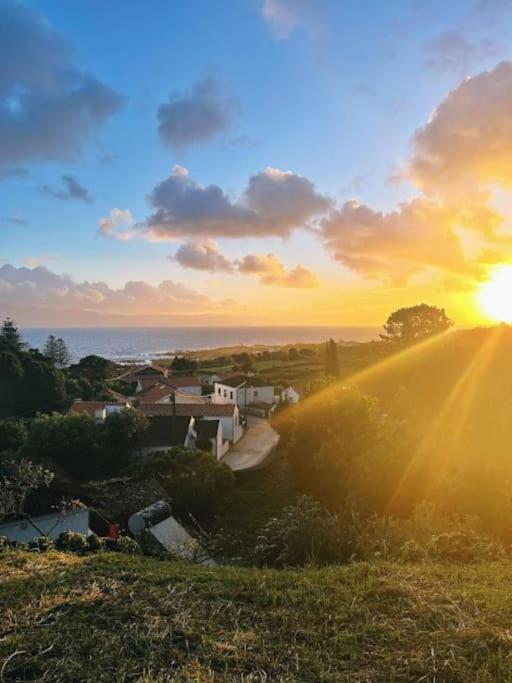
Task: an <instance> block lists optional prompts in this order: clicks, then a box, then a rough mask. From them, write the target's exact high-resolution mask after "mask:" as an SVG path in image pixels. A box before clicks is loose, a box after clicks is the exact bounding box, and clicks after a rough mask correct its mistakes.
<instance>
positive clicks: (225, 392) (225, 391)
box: [224, 389, 228, 398]
mask: <svg viewBox="0 0 512 683" xmlns="http://www.w3.org/2000/svg"><path fill="white" fill-rule="evenodd" d="M227 396H228V392H227V389H224V398H227Z"/></svg>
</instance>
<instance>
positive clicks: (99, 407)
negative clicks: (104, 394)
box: [69, 398, 130, 422]
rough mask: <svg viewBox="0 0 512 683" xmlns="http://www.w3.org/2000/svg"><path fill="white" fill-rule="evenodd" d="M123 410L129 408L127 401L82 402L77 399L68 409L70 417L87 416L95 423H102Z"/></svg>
mask: <svg viewBox="0 0 512 683" xmlns="http://www.w3.org/2000/svg"><path fill="white" fill-rule="evenodd" d="M125 408H130V403H129V401H128V400H125V401H124V402H121V401H82V399H80V398H77V399H75V401H74V402H73V405H72V406H71V408H70V409H69V414H70V415H89V417H92V418H93V419H94V420H95V421H96V422H104V421H105V419H106V418H107V416H108V415H112V413H120V412H121V411H122V410H124V409H125Z"/></svg>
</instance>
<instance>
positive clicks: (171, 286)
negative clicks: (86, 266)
mask: <svg viewBox="0 0 512 683" xmlns="http://www.w3.org/2000/svg"><path fill="white" fill-rule="evenodd" d="M34 262H35V261H34ZM9 305H14V306H16V307H32V308H36V309H37V308H39V309H42V308H44V309H46V308H48V309H51V310H62V311H64V310H69V309H76V310H81V311H92V312H96V313H113V314H121V315H122V314H129V315H168V314H174V313H189V312H191V311H193V312H194V313H200V312H209V311H215V310H217V311H219V312H220V311H222V310H228V309H229V307H230V306H231V307H232V302H225V301H213V300H212V299H210V298H209V297H207V296H205V295H203V294H200V293H199V292H198V291H196V290H195V289H192V288H190V287H186V286H185V285H183V284H181V283H179V282H174V281H172V280H165V281H163V282H161V283H160V284H159V285H157V286H153V285H150V284H148V283H147V282H143V281H136V280H132V281H129V282H127V283H126V284H125V285H124V287H121V288H119V289H113V288H111V287H109V286H108V285H107V284H106V283H105V282H101V281H98V282H87V281H84V282H75V281H74V280H73V279H72V278H71V277H69V276H68V275H58V274H56V273H54V272H52V271H51V270H49V269H48V268H46V267H44V266H42V265H37V266H36V267H34V268H25V267H21V268H16V267H14V266H12V265H10V264H4V265H3V266H1V267H0V307H1V308H2V309H4V308H5V307H6V306H9Z"/></svg>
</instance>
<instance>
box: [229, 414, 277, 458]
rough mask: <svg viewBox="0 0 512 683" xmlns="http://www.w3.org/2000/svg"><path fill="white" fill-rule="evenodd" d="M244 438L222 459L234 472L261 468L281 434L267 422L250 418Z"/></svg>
mask: <svg viewBox="0 0 512 683" xmlns="http://www.w3.org/2000/svg"><path fill="white" fill-rule="evenodd" d="M248 424H249V426H248V428H247V430H246V432H245V434H244V435H243V437H242V438H241V439H240V441H238V443H236V444H235V445H234V446H233V448H231V449H230V450H229V451H228V452H227V453H226V455H225V456H224V457H223V458H222V462H223V463H225V464H226V465H228V466H229V467H231V469H232V470H249V469H254V468H255V467H259V466H260V465H261V464H262V463H263V462H264V461H265V460H266V459H267V458H268V456H269V455H270V454H271V453H272V451H273V450H274V448H275V447H276V446H277V444H278V443H279V434H278V433H277V432H276V431H274V430H273V429H272V427H271V426H270V424H269V423H268V421H267V420H263V419H260V418H256V417H250V418H249V422H248Z"/></svg>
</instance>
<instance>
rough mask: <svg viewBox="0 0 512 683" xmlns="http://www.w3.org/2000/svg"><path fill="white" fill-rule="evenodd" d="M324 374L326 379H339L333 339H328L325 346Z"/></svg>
mask: <svg viewBox="0 0 512 683" xmlns="http://www.w3.org/2000/svg"><path fill="white" fill-rule="evenodd" d="M325 374H326V375H327V376H328V377H339V375H340V364H339V360H338V347H337V345H336V342H335V341H334V339H329V341H328V342H327V343H326V345H325Z"/></svg>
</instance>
